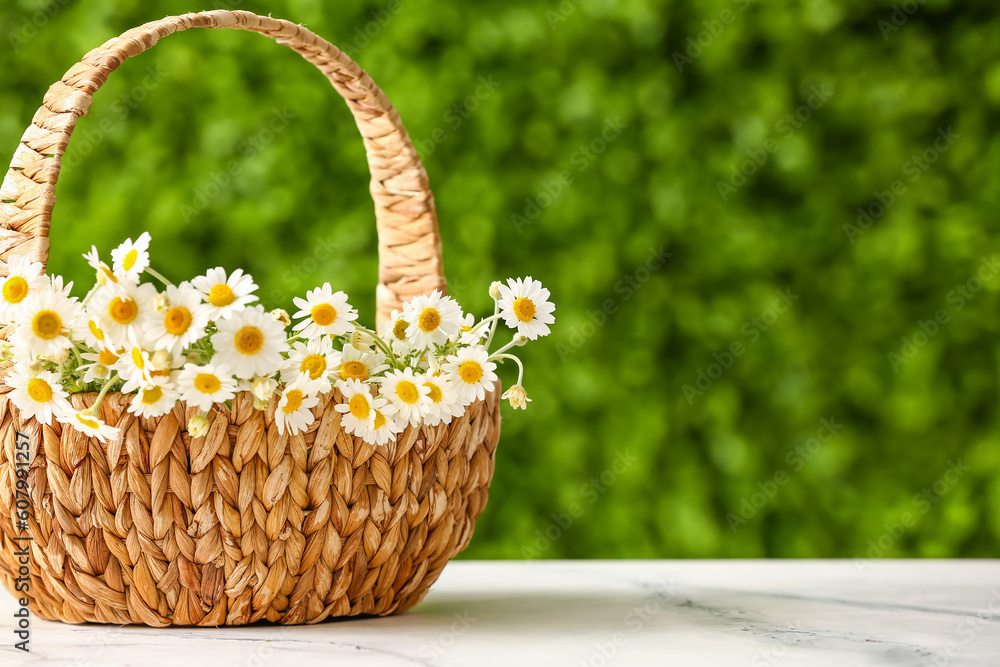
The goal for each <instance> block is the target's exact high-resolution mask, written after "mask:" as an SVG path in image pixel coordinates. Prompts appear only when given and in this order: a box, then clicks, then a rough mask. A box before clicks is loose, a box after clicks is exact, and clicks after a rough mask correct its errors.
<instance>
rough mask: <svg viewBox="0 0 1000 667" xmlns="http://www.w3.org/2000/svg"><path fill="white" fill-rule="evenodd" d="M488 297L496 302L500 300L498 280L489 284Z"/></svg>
mask: <svg viewBox="0 0 1000 667" xmlns="http://www.w3.org/2000/svg"><path fill="white" fill-rule="evenodd" d="M490 296H491V297H492V298H493V300H494V301H496V300H498V299H499V298H500V281H499V280H494V281H493V282H492V283H490Z"/></svg>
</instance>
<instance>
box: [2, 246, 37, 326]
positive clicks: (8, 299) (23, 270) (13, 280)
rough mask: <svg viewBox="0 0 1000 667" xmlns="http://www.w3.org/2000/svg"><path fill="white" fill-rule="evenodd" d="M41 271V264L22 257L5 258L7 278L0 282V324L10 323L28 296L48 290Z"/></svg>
mask: <svg viewBox="0 0 1000 667" xmlns="http://www.w3.org/2000/svg"><path fill="white" fill-rule="evenodd" d="M43 270H44V269H43V267H42V265H41V264H39V263H38V262H32V261H31V260H30V259H28V258H27V257H24V256H22V255H11V256H9V257H8V258H7V277H6V278H4V279H3V280H2V281H0V322H2V323H3V324H7V323H8V322H10V321H11V320H12V319H13V315H14V312H15V311H17V310H19V309H20V308H21V307H22V306H23V305H24V303H25V301H27V299H28V297H29V296H32V295H34V294H37V293H38V292H40V291H42V290H44V289H46V288H48V286H49V280H48V278H46V277H45V276H44V275H43V274H42V271H43Z"/></svg>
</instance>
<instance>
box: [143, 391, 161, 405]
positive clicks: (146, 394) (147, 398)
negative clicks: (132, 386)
mask: <svg viewBox="0 0 1000 667" xmlns="http://www.w3.org/2000/svg"><path fill="white" fill-rule="evenodd" d="M161 398H163V389H161V388H160V387H149V388H148V389H143V390H142V403H143V405H155V404H156V402H157V401H159V400H160V399H161Z"/></svg>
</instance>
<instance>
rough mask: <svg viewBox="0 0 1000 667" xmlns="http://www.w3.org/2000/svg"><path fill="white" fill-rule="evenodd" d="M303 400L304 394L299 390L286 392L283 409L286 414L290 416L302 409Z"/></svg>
mask: <svg viewBox="0 0 1000 667" xmlns="http://www.w3.org/2000/svg"><path fill="white" fill-rule="evenodd" d="M303 398H304V397H303V396H302V392H301V391H299V390H298V389H292V390H291V391H286V392H285V405H284V407H283V408H281V409H282V410H284V411H285V414H289V415H290V414H292V413H293V412H295V411H296V410H298V409H299V408H301V407H302V399H303Z"/></svg>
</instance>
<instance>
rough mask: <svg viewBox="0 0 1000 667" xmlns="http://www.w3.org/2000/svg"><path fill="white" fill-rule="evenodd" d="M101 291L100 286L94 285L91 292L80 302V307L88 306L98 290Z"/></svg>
mask: <svg viewBox="0 0 1000 667" xmlns="http://www.w3.org/2000/svg"><path fill="white" fill-rule="evenodd" d="M99 289H101V286H100V285H94V286H93V287H91V288H90V291H89V292H87V296H85V297H83V301H81V302H80V305H81V306H86V305H87V302H88V301H90V297H92V296H94V293H95V292H97V290H99Z"/></svg>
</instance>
